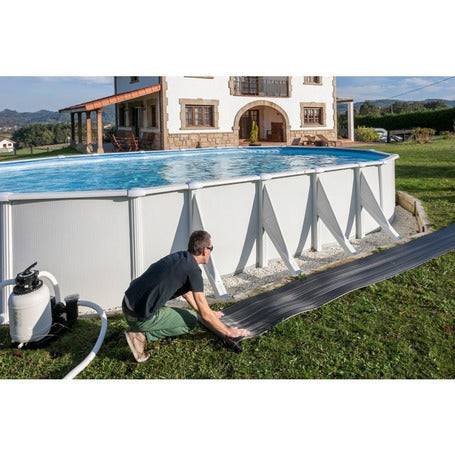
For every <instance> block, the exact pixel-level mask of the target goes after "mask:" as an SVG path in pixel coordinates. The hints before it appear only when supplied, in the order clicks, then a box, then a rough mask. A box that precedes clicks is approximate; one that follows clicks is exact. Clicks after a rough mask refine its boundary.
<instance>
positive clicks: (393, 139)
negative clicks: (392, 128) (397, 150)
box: [373, 128, 403, 142]
mask: <svg viewBox="0 0 455 455" xmlns="http://www.w3.org/2000/svg"><path fill="white" fill-rule="evenodd" d="M373 129H374V130H375V131H376V133H378V136H379V142H387V130H386V129H384V128H373ZM390 142H403V138H402V137H401V136H397V135H394V134H393V135H391V136H390Z"/></svg>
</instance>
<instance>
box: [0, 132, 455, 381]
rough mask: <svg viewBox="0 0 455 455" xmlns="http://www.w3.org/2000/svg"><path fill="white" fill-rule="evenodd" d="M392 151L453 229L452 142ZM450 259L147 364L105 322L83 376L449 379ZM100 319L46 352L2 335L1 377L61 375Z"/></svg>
mask: <svg viewBox="0 0 455 455" xmlns="http://www.w3.org/2000/svg"><path fill="white" fill-rule="evenodd" d="M376 148H377V149H380V150H383V151H386V152H393V153H398V154H399V155H400V157H401V158H400V159H399V160H398V161H397V162H396V166H397V179H396V186H397V189H400V190H404V191H407V192H409V193H411V194H413V195H414V196H416V197H418V198H419V199H421V200H422V201H423V204H424V206H425V209H426V210H427V213H428V215H429V218H430V220H431V222H432V223H433V224H434V228H435V229H438V228H441V227H443V226H447V225H448V224H450V223H454V222H455V140H454V139H447V140H435V141H434V142H433V143H431V144H426V145H418V144H412V143H409V144H390V145H381V146H377V147H376ZM454 283H455V253H450V254H447V255H445V256H444V257H441V258H438V259H435V260H432V261H430V262H429V263H427V264H425V265H423V266H421V267H419V268H417V269H415V270H411V271H409V272H406V273H404V274H402V275H400V276H397V277H395V278H393V279H390V280H388V281H386V282H383V283H379V284H376V285H373V286H370V287H368V288H366V289H362V290H359V291H355V292H353V293H351V294H349V295H347V296H344V297H342V298H340V299H337V300H336V301H334V302H332V303H330V304H328V305H326V306H325V307H323V308H321V309H319V310H316V311H313V312H310V313H306V314H304V315H302V316H297V317H295V318H293V319H291V320H288V321H286V322H284V323H281V324H279V325H278V326H277V327H275V328H274V329H273V330H271V331H270V332H268V333H266V334H265V335H263V336H260V337H258V338H255V339H252V340H247V341H245V342H244V343H243V347H244V352H243V353H242V354H234V353H233V352H230V351H227V350H226V349H224V348H223V347H222V346H221V345H220V343H219V342H218V340H217V339H216V338H215V337H214V336H212V335H211V334H209V333H207V332H205V331H202V330H201V331H200V332H198V333H196V334H195V335H191V336H184V337H181V338H176V339H169V340H165V341H162V342H160V343H155V345H154V346H153V347H152V358H151V359H150V360H149V361H148V362H147V363H145V364H137V363H135V362H134V360H133V358H132V355H131V353H130V352H129V349H128V346H127V344H126V342H125V340H124V338H123V334H122V332H123V330H124V329H125V328H126V324H125V323H124V321H123V320H122V318H120V317H116V318H110V320H109V329H108V334H107V337H106V340H105V343H104V345H103V347H102V349H101V351H100V353H99V356H98V357H97V358H96V359H95V360H94V362H93V363H92V364H91V365H90V366H89V367H88V368H87V369H86V370H85V371H84V372H83V373H82V374H81V375H80V377H81V378H455V349H454V325H455V289H454V288H455V287H454ZM98 330H99V323H98V321H97V320H95V319H93V320H80V321H78V322H77V324H76V327H75V328H74V330H73V332H72V333H71V335H66V336H65V337H63V338H62V339H60V340H59V341H57V342H56V343H55V344H53V345H52V346H51V347H49V348H48V349H46V350H39V351H17V350H12V349H10V348H9V347H8V343H9V339H8V332H7V328H2V329H1V331H0V344H1V351H0V377H2V378H60V377H62V376H64V374H65V373H66V372H68V371H69V370H70V369H71V368H72V367H74V366H75V365H76V364H77V363H78V362H79V361H80V360H82V358H83V357H84V356H85V355H86V354H87V353H88V351H89V350H90V348H91V346H92V345H93V343H94V341H95V339H96V337H97V335H98Z"/></svg>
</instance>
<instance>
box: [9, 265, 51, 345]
mask: <svg viewBox="0 0 455 455" xmlns="http://www.w3.org/2000/svg"><path fill="white" fill-rule="evenodd" d="M35 265H36V263H35V264H32V265H31V266H30V267H28V268H27V269H25V270H24V271H23V272H21V273H19V274H18V275H17V276H16V286H14V289H13V293H12V294H11V295H10V297H9V299H8V309H9V317H10V323H9V331H10V336H11V340H12V341H13V342H15V343H28V342H31V341H39V340H41V339H42V338H44V337H45V336H46V335H47V334H48V333H49V331H50V329H51V326H52V308H51V302H50V292H49V289H48V287H47V286H44V285H43V282H42V280H40V279H39V278H38V274H39V271H38V270H33V271H32V270H31V268H32V267H34V266H35Z"/></svg>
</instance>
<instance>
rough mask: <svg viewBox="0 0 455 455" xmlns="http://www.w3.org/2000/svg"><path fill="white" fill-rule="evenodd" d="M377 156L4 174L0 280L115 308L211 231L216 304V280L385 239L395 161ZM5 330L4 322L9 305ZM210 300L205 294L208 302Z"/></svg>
mask: <svg viewBox="0 0 455 455" xmlns="http://www.w3.org/2000/svg"><path fill="white" fill-rule="evenodd" d="M396 158H398V156H397V155H389V154H386V153H381V152H376V151H374V150H356V149H351V150H350V149H337V148H324V147H318V148H309V147H292V146H289V147H254V148H253V147H244V148H242V147H240V148H227V149H224V148H219V149H193V150H179V151H177V150H174V151H162V152H135V153H115V154H114V153H113V154H105V155H80V156H70V157H56V158H46V159H37V160H28V161H16V162H9V163H4V164H0V279H1V280H5V279H9V278H12V277H14V276H15V275H16V274H17V273H18V272H20V271H22V270H24V269H25V268H26V267H27V266H29V265H30V264H32V263H33V262H35V261H37V262H38V268H39V269H40V270H47V271H49V272H50V273H52V274H54V275H55V276H58V278H59V283H60V286H61V293H62V295H68V294H74V293H77V294H80V296H81V298H82V299H84V300H90V301H92V302H96V303H97V304H99V305H101V306H102V307H103V308H104V309H106V310H109V309H118V308H119V306H120V305H121V301H122V298H123V295H124V292H125V290H126V289H127V287H128V285H129V283H130V281H131V280H132V279H134V278H136V277H137V276H139V275H140V274H141V273H143V271H144V270H146V268H147V267H148V266H149V265H150V264H151V263H153V262H155V261H157V260H159V259H160V258H162V257H163V256H165V255H167V254H169V253H171V252H174V251H179V250H184V249H186V248H187V245H188V238H189V236H190V234H191V232H193V231H194V230H198V229H204V230H207V231H208V232H209V233H210V234H211V236H212V242H213V245H214V251H213V254H212V255H211V260H210V262H209V264H207V266H206V267H205V277H206V278H207V279H208V281H209V282H210V285H211V288H212V291H213V294H214V295H216V296H223V295H225V294H226V289H225V287H224V284H223V276H225V275H228V274H233V273H238V272H240V271H243V270H245V268H247V267H265V266H267V264H268V262H269V261H270V260H277V259H281V260H282V261H283V263H284V264H285V266H286V267H287V268H288V270H289V273H291V274H298V273H299V272H300V269H299V267H298V265H297V263H296V261H295V259H294V258H295V257H299V258H300V259H303V260H305V257H306V253H305V252H306V251H308V250H310V249H311V250H313V251H318V250H320V249H321V248H323V247H324V246H327V245H333V244H337V245H339V246H340V247H341V248H343V249H344V250H345V251H347V252H349V253H355V247H354V246H353V244H352V243H351V240H352V239H353V238H362V237H363V236H364V235H365V234H367V233H369V232H371V231H374V230H376V229H384V230H386V231H387V232H389V233H391V235H392V237H393V236H395V234H396V233H395V232H394V231H393V230H392V229H391V226H390V220H392V218H393V216H394V210H395V159H396ZM10 291H11V290H8V289H6V288H4V289H3V291H2V293H1V296H2V299H1V301H0V323H2V322H5V321H7V320H8V313H7V305H6V302H7V295H8V292H10ZM210 292H211V291H209V295H210Z"/></svg>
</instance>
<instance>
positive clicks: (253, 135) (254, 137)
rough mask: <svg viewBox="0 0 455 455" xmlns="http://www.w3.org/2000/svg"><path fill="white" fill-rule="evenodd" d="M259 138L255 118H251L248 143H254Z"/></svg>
mask: <svg viewBox="0 0 455 455" xmlns="http://www.w3.org/2000/svg"><path fill="white" fill-rule="evenodd" d="M258 138H259V128H258V125H257V123H256V121H255V120H253V123H252V125H251V131H250V144H256V143H257V141H258Z"/></svg>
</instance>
